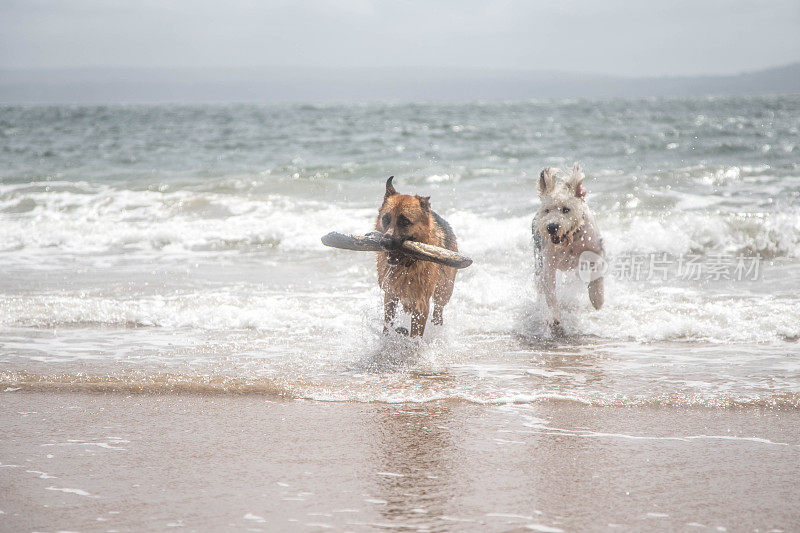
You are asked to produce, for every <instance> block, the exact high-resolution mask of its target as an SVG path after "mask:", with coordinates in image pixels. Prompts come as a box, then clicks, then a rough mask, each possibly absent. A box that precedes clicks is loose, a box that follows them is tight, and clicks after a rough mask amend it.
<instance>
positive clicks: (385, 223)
mask: <svg viewBox="0 0 800 533" xmlns="http://www.w3.org/2000/svg"><path fill="white" fill-rule="evenodd" d="M391 221H392V217H390V216H389V215H383V218H382V219H381V222H383V227H384V228H385V227H387V226H388V225H389V223H390V222H391Z"/></svg>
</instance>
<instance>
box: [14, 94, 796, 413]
mask: <svg viewBox="0 0 800 533" xmlns="http://www.w3.org/2000/svg"><path fill="white" fill-rule="evenodd" d="M575 161H579V162H580V163H581V164H582V166H583V169H584V172H585V174H586V179H585V181H584V186H585V188H586V189H587V190H588V194H587V197H586V201H587V202H588V205H589V206H590V208H591V209H592V211H593V212H594V213H595V218H596V221H597V224H598V226H599V228H600V231H601V234H602V236H603V239H604V242H605V248H606V252H607V255H608V263H609V270H608V271H607V273H606V277H605V286H606V287H605V288H606V298H605V299H606V303H605V306H604V307H603V308H602V309H601V310H594V309H593V308H592V307H591V305H590V303H589V300H588V295H587V293H586V285H585V283H583V282H582V281H581V280H580V279H579V278H578V277H577V276H576V275H575V274H574V273H566V274H563V275H560V277H559V287H558V295H559V300H560V302H561V307H562V326H563V331H560V332H559V331H555V332H554V331H552V330H551V329H550V328H549V327H548V326H547V311H546V308H545V306H544V304H543V303H542V302H541V301H540V298H539V295H538V294H537V291H536V288H535V282H534V268H533V249H532V242H531V229H530V226H531V220H532V218H533V216H534V214H535V213H536V211H537V209H538V206H539V198H538V190H537V179H538V175H539V172H540V171H541V170H542V168H544V167H547V166H554V167H562V168H568V167H571V166H572V163H573V162H575ZM389 176H395V179H394V183H395V186H396V188H397V189H398V191H400V192H402V193H409V194H420V195H425V196H430V197H431V204H432V207H433V209H434V210H435V211H436V212H438V213H439V214H440V215H442V216H443V217H444V218H445V219H446V220H448V221H449V223H450V224H451V226H452V227H453V229H454V231H455V233H456V235H457V238H458V246H459V249H460V251H461V253H463V254H464V255H467V256H469V257H471V258H472V259H473V260H474V263H473V265H472V266H470V267H468V268H466V269H463V270H460V271H459V272H458V275H457V277H456V283H455V291H454V293H453V297H452V300H451V301H450V303H449V305H448V306H447V307H446V308H445V312H444V325H443V326H441V327H437V326H433V325H429V327H428V330H427V331H426V333H425V336H424V338H422V339H421V340H419V339H409V338H407V337H403V336H402V335H394V334H392V335H388V336H384V335H383V334H382V293H381V291H380V289H379V287H378V285H377V281H376V270H375V257H374V254H373V253H369V252H353V251H344V250H337V249H332V248H327V247H325V246H323V245H322V244H321V242H320V238H321V237H322V236H323V235H325V234H326V233H328V232H330V231H340V232H345V233H358V234H363V233H366V232H368V231H371V230H372V229H373V227H374V223H375V217H376V214H377V210H378V207H379V206H380V203H381V200H382V197H383V192H384V183H385V181H386V179H387V178H388V177H389ZM401 320H405V321H408V317H407V316H403V317H401ZM406 326H407V325H406ZM17 389H32V390H63V389H67V390H90V391H93V390H97V391H116V390H119V391H127V392H143V393H148V392H152V393H173V392H181V391H184V392H197V393H214V394H222V395H225V394H255V395H262V396H263V397H265V398H287V399H307V400H316V401H320V402H349V403H356V404H360V403H364V404H395V403H403V404H419V403H426V402H432V401H448V402H460V403H465V404H470V405H472V404H474V405H486V404H488V405H494V406H503V405H507V404H511V405H531V404H538V403H541V402H567V403H570V404H576V405H581V404H585V405H591V406H703V407H708V408H712V409H714V408H726V407H735V406H758V407H762V408H769V409H790V410H794V409H798V408H800V95H787V96H753V97H679V98H678V97H676V98H649V99H610V100H590V99H586V100H584V99H572V100H525V101H507V102H505V101H501V102H494V101H492V102H471V103H367V104H318V105H300V104H292V105H278V104H264V105H255V104H253V105H249V104H209V105H173V104H162V105H98V106H73V105H51V106H18V105H3V106H0V390H10V391H13V390H17Z"/></svg>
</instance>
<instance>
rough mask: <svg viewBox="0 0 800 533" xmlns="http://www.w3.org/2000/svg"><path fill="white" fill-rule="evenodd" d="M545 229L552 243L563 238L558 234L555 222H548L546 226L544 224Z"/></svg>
mask: <svg viewBox="0 0 800 533" xmlns="http://www.w3.org/2000/svg"><path fill="white" fill-rule="evenodd" d="M545 229H546V230H547V234H548V235H549V236H550V240H551V241H552V242H553V244H559V243H560V242H561V241H563V240H564V238H563V237H559V236H558V223H557V222H551V223H549V224H548V225H547V226H545Z"/></svg>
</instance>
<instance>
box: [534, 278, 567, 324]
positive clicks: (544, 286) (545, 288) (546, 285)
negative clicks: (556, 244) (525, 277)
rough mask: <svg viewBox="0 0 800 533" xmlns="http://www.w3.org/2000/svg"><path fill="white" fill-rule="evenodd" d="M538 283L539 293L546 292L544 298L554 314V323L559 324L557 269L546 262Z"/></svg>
mask: <svg viewBox="0 0 800 533" xmlns="http://www.w3.org/2000/svg"><path fill="white" fill-rule="evenodd" d="M537 285H538V287H537V288H538V290H539V294H544V300H545V302H547V307H548V309H550V312H551V313H552V315H553V324H552V325H554V326H557V325H558V324H559V323H560V322H561V312H560V311H559V309H558V300H557V299H556V269H555V268H553V267H552V266H550V265H548V264H545V265H544V268H543V269H542V272H541V275H540V276H539V278H538V283H537Z"/></svg>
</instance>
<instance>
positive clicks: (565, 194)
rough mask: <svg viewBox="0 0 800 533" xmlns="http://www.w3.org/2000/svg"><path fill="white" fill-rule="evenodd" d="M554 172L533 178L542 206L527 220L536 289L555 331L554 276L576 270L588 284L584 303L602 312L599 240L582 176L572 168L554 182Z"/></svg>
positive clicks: (557, 318) (557, 319) (557, 317)
mask: <svg viewBox="0 0 800 533" xmlns="http://www.w3.org/2000/svg"><path fill="white" fill-rule="evenodd" d="M557 176H558V171H557V170H556V169H554V168H549V167H548V168H546V169H544V170H542V173H541V174H540V175H539V198H540V199H541V202H542V205H541V207H540V208H539V212H538V213H537V214H536V216H535V217H534V219H533V225H532V228H531V229H532V231H533V242H534V253H535V258H536V285H537V289H538V291H539V294H544V297H545V301H546V302H547V307H548V308H549V309H550V311H551V313H552V322H551V326H555V327H558V326H559V323H560V321H561V312H560V311H559V309H558V301H557V299H556V271H557V270H563V271H566V270H574V269H576V268H580V272H579V274H580V277H581V279H583V280H584V281H589V300H591V302H592V305H593V306H594V308H595V309H600V308H601V307H602V306H603V277H602V275H603V273H604V271H603V270H602V269H603V268H605V254H604V251H603V239H602V238H601V237H600V232H599V231H598V229H597V225H596V224H595V222H594V217H593V216H592V213H591V212H590V211H589V207H588V206H587V205H586V202H585V201H584V199H583V198H584V196H586V189H584V188H583V177H584V176H583V173H582V172H581V168H580V165H578V163H575V165H574V166H573V167H572V173H571V174H570V175H568V176H567V177H566V178H565V179H563V180H562V179H557Z"/></svg>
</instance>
